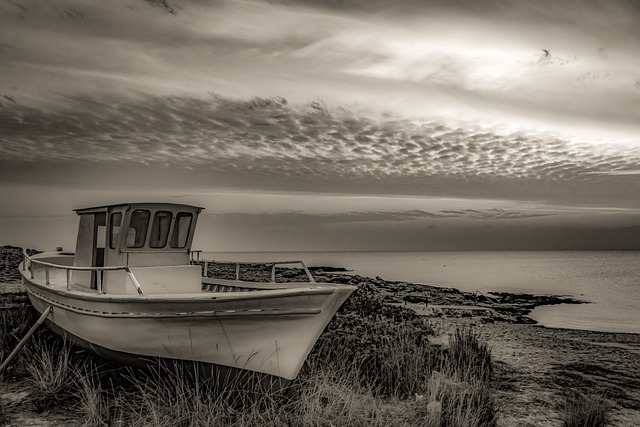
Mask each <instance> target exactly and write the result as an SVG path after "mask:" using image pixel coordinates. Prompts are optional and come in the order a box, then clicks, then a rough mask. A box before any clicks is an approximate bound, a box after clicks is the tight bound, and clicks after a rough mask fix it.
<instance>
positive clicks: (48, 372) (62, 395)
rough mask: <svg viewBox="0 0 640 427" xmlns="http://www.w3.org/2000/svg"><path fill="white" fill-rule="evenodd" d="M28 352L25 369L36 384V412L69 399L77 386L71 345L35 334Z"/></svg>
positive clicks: (34, 384)
mask: <svg viewBox="0 0 640 427" xmlns="http://www.w3.org/2000/svg"><path fill="white" fill-rule="evenodd" d="M27 352H28V357H27V358H26V359H25V368H26V370H27V372H28V373H29V381H30V382H31V385H32V386H33V390H34V393H33V394H32V402H33V405H34V408H35V409H36V411H38V412H44V411H46V410H47V409H50V408H53V407H55V406H58V405H59V404H60V403H62V402H64V401H66V400H69V398H70V396H71V392H72V390H73V386H74V381H73V375H72V372H73V370H72V367H71V365H70V352H71V348H70V345H69V344H68V343H67V342H66V341H64V340H63V341H62V343H61V344H60V342H59V341H55V340H54V341H51V342H47V340H46V339H43V338H42V337H38V338H35V337H34V338H33V341H32V342H31V345H30V346H29V347H27Z"/></svg>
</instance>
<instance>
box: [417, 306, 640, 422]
mask: <svg viewBox="0 0 640 427" xmlns="http://www.w3.org/2000/svg"><path fill="white" fill-rule="evenodd" d="M418 310H420V308H418ZM433 322H434V324H435V325H436V326H437V327H440V328H442V329H445V330H446V329H449V330H450V329H451V328H452V327H460V326H473V328H474V330H475V331H476V332H477V333H478V334H479V335H480V336H481V337H482V338H483V339H484V340H486V341H487V343H488V344H489V345H490V347H491V352H492V355H493V359H494V361H495V364H496V384H495V392H496V393H495V394H496V397H497V399H498V401H499V404H500V407H501V414H500V419H499V422H498V425H500V426H531V427H533V426H559V425H561V421H560V418H559V413H558V409H559V405H560V404H561V403H562V402H563V395H564V394H565V393H567V392H569V391H572V390H575V391H580V392H582V393H586V394H594V395H598V396H604V397H606V398H607V399H608V400H609V402H610V403H611V404H612V406H613V420H612V421H613V423H614V425H619V426H639V425H640V335H637V334H612V333H606V332H592V331H584V330H569V329H551V328H545V327H541V326H537V325H526V324H514V323H506V322H499V323H497V322H496V323H482V322H478V321H477V320H475V319H468V318H465V319H463V318H456V319H439V320H437V321H433Z"/></svg>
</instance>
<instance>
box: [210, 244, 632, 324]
mask: <svg viewBox="0 0 640 427" xmlns="http://www.w3.org/2000/svg"><path fill="white" fill-rule="evenodd" d="M207 255H208V258H213V259H215V260H241V261H269V260H280V261H282V260H287V259H295V260H302V261H304V262H305V263H306V264H307V265H308V266H313V265H328V266H334V267H345V268H348V269H350V270H353V272H354V273H355V274H360V275H363V276H371V277H375V276H380V277H382V278H383V279H388V280H402V281H407V282H413V283H426V284H434V285H437V286H450V287H455V288H458V289H460V290H464V291H475V290H479V291H482V292H488V291H510V292H528V293H543V294H559V295H570V296H573V297H575V298H578V299H584V300H586V301H590V302H591V304H581V305H558V306H547V307H540V308H537V309H536V310H534V312H533V313H532V316H531V317H533V318H534V319H536V320H538V321H539V322H540V323H541V324H543V325H545V326H549V327H561V328H571V329H590V330H596V331H609V332H634V333H640V252H599V251H598V252H596V251H594V252H262V253H257V252H256V253H226V252H214V253H209V254H207Z"/></svg>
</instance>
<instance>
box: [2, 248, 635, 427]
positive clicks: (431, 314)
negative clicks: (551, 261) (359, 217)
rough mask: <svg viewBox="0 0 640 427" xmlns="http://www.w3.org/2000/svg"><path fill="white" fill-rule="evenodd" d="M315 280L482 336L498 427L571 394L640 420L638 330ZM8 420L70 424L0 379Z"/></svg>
mask: <svg viewBox="0 0 640 427" xmlns="http://www.w3.org/2000/svg"><path fill="white" fill-rule="evenodd" d="M1 254H2V258H1V260H2V263H0V267H2V268H1V270H2V272H1V273H0V274H1V275H0V278H1V279H2V280H1V283H2V284H1V285H0V289H2V290H3V304H5V305H7V304H10V303H11V302H12V301H17V303H18V304H23V306H24V307H27V305H28V303H26V302H25V301H24V292H23V291H22V289H21V287H20V285H19V279H18V277H19V276H17V275H16V274H15V264H16V261H17V260H19V258H20V256H19V255H20V254H21V250H20V248H13V247H2V252H1ZM313 270H314V275H315V276H316V278H317V280H318V281H332V282H344V283H351V284H356V285H357V286H359V287H365V288H367V289H369V290H371V291H372V292H374V293H375V294H376V295H377V296H378V298H379V299H380V300H381V301H384V303H386V304H390V305H396V306H402V307H405V308H408V309H411V310H413V311H415V313H416V314H418V315H419V316H421V318H422V319H423V320H424V321H425V322H428V323H429V324H430V325H431V326H432V327H433V330H434V331H435V332H436V334H435V335H434V337H433V342H434V343H436V344H438V345H440V344H441V345H445V346H446V344H447V341H448V340H449V339H450V338H451V336H452V335H453V334H454V333H455V331H456V330H457V329H460V328H471V329H472V330H473V331H474V332H475V333H476V334H477V335H478V336H479V337H480V338H481V339H483V340H485V341H486V342H487V343H488V345H489V347H490V349H491V354H492V357H493V361H494V373H495V375H494V379H493V381H492V386H491V388H492V394H493V395H494V396H495V398H496V400H497V404H498V408H499V418H498V425H499V426H558V425H561V421H560V407H561V404H562V402H563V401H564V397H565V396H566V394H568V393H569V392H573V391H578V392H581V393H584V394H588V395H595V396H601V397H604V398H605V399H606V400H607V401H608V402H609V403H610V404H611V406H612V411H611V415H612V422H613V425H619V426H634V425H640V335H638V334H631V333H608V332H595V331H588V330H571V329H553V328H546V327H541V326H539V325H536V324H534V321H532V320H531V319H530V318H528V317H527V314H529V313H530V312H531V310H533V309H534V308H535V307H536V306H539V305H542V304H560V303H563V302H569V303H571V302H572V300H570V299H568V300H567V299H565V298H564V297H558V298H555V299H554V297H550V296H548V295H547V296H534V295H524V294H505V295H502V296H496V298H499V299H500V301H499V302H496V301H490V300H485V299H483V297H482V296H478V295H474V294H471V293H466V292H461V291H459V290H457V289H453V288H440V287H437V286H427V285H420V284H413V283H408V282H399V281H387V280H384V279H383V278H381V277H376V278H371V277H364V276H358V275H353V274H348V273H345V272H340V271H331V269H330V268H327V267H324V268H315V269H313ZM1 391H2V395H1V396H0V397H1V398H2V400H3V401H4V402H5V404H6V405H7V410H8V413H9V418H10V419H12V420H14V421H15V423H14V422H12V423H9V424H8V425H18V422H19V424H20V425H63V424H64V425H69V423H71V424H73V423H74V420H73V419H66V418H64V417H63V419H60V415H59V414H52V415H51V416H50V417H48V416H47V415H46V414H44V415H43V414H36V413H34V412H31V409H29V408H30V407H29V405H27V404H26V403H25V400H27V399H28V396H29V392H28V390H17V389H16V387H15V385H12V384H7V383H5V382H4V381H3V383H2V390H1Z"/></svg>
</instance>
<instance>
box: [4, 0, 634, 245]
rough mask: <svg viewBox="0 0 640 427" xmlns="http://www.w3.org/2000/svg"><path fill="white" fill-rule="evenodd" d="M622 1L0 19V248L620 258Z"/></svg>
mask: <svg viewBox="0 0 640 427" xmlns="http://www.w3.org/2000/svg"><path fill="white" fill-rule="evenodd" d="M638 22H640V3H638V2H637V1H631V0H629V1H609V0H607V1H605V0H601V1H595V0H593V1H569V0H567V1H563V2H556V1H551V0H549V1H536V2H529V1H524V0H523V1H513V0H512V1H503V0H500V1H499V0H488V1H483V2H475V1H471V0H469V1H444V0H442V1H426V0H425V1H422V0H395V1H382V0H335V1H331V0H324V1H321V0H318V1H294V0H289V1H286V0H285V1H277V0H273V1H266V0H257V1H242V0H235V1H225V0H216V1H198V0H189V1H179V0H155V1H151V0H148V1H144V0H135V1H134V0H125V1H119V2H86V1H80V0H77V1H74V0H56V1H53V0H51V1H46V0H32V1H29V0H25V1H18V0H0V198H1V200H2V203H0V244H16V245H25V246H35V247H42V248H44V249H47V248H51V247H55V246H58V245H64V246H65V247H73V246H74V243H75V235H74V233H75V227H76V224H77V219H76V218H75V216H74V214H73V213H72V212H71V210H72V209H74V208H79V207H87V206H92V205H96V204H100V205H101V204H107V203H111V202H128V201H137V200H141V201H155V200H160V201H172V202H181V203H191V204H196V205H199V206H203V207H205V208H206V209H205V211H204V214H203V216H202V217H201V220H200V227H199V232H200V233H201V234H200V235H199V237H198V239H197V241H196V245H197V246H198V247H200V248H203V249H205V250H244V251H247V250H480V249H505V250H511V249H629V248H634V249H640V197H639V195H640V26H638V25H637V23H638Z"/></svg>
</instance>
